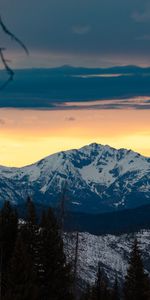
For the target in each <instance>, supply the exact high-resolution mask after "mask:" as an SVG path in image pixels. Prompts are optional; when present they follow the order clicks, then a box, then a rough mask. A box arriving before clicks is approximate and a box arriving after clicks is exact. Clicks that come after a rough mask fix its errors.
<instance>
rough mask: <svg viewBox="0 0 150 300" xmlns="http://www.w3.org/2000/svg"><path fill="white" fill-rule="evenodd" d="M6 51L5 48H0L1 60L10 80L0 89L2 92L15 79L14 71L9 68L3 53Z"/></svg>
mask: <svg viewBox="0 0 150 300" xmlns="http://www.w3.org/2000/svg"><path fill="white" fill-rule="evenodd" d="M5 50H6V49H5V48H0V58H1V61H2V63H3V65H4V68H5V70H6V72H7V74H8V76H9V77H8V80H7V81H5V82H4V84H3V85H2V86H1V87H0V90H2V89H4V88H5V87H6V86H7V85H8V84H9V82H11V81H12V80H13V78H14V71H13V70H12V69H11V68H10V67H9V65H8V63H7V60H6V58H5V56H4V53H3V52H4V51H5Z"/></svg>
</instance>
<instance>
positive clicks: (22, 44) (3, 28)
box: [0, 16, 29, 55]
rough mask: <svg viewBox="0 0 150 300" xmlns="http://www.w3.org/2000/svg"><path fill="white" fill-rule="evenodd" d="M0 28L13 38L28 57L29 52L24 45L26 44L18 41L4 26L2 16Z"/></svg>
mask: <svg viewBox="0 0 150 300" xmlns="http://www.w3.org/2000/svg"><path fill="white" fill-rule="evenodd" d="M0 27H1V28H2V30H3V32H4V33H6V34H7V35H8V36H10V37H11V38H12V40H14V41H15V42H16V43H18V44H19V45H20V46H21V47H22V48H23V49H24V51H25V53H26V54H27V55H28V54H29V51H28V49H27V47H26V46H25V45H24V43H23V42H22V41H21V40H20V39H18V38H17V37H16V36H15V35H14V34H13V33H12V32H11V31H10V30H9V29H8V28H7V27H6V25H5V24H4V22H3V20H2V17H1V16H0Z"/></svg>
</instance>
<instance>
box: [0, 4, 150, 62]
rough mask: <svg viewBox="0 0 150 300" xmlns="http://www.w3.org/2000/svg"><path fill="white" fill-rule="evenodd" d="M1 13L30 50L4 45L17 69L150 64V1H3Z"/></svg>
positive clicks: (0, 7) (7, 42)
mask: <svg viewBox="0 0 150 300" xmlns="http://www.w3.org/2000/svg"><path fill="white" fill-rule="evenodd" d="M0 12H1V15H2V18H3V20H4V21H5V23H6V24H7V26H8V27H9V28H10V29H11V30H12V31H13V32H14V33H15V34H16V35H17V36H18V37H20V38H21V39H22V40H23V41H24V43H25V44H26V45H27V46H28V48H29V50H30V57H29V58H27V57H25V56H24V54H23V53H22V52H21V49H19V47H17V45H16V44H15V43H12V42H9V41H7V39H5V45H7V48H8V51H9V54H10V57H11V59H12V64H13V65H14V66H15V67H25V66H26V67H29V66H37V65H38V66H46V67H47V66H56V65H57V66H58V65H62V64H72V65H80V66H81V65H84V66H110V65H120V64H139V65H149V64H150V0H82V1H81V0H43V1H41V0H26V1H20V0H1V1H0ZM3 41H4V39H3Z"/></svg>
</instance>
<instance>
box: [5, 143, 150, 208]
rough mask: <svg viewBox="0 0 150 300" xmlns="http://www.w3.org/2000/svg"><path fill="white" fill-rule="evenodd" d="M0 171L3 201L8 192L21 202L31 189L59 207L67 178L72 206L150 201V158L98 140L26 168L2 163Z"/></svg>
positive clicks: (132, 204) (126, 205) (119, 205)
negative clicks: (12, 166) (12, 167)
mask: <svg viewBox="0 0 150 300" xmlns="http://www.w3.org/2000/svg"><path fill="white" fill-rule="evenodd" d="M0 175H1V176H0V201H3V200H8V195H9V198H10V200H11V201H13V202H14V201H15V203H16V204H17V203H22V202H23V201H25V199H26V195H27V194H29V195H32V196H33V198H35V201H37V202H40V203H45V204H46V205H51V206H55V207H57V206H58V205H59V201H60V197H61V194H62V193H63V188H64V183H66V184H67V198H68V199H69V200H68V201H67V209H68V210H71V211H78V212H79V211H80V212H88V213H89V212H90V213H91V212H93V213H100V212H104V211H110V210H116V209H124V208H130V207H137V206H140V205H143V204H148V203H150V159H148V158H146V157H144V156H142V155H140V154H138V153H136V152H133V151H131V150H126V149H119V150H117V149H115V148H112V147H110V146H108V145H101V144H98V143H91V144H90V145H86V146H84V147H82V148H80V149H78V150H77V149H73V150H69V151H62V152H59V153H56V154H53V155H50V156H48V157H46V158H44V159H42V160H40V161H38V162H37V163H35V164H33V165H30V166H27V167H23V168H14V169H11V168H3V167H0ZM5 197H6V199H5Z"/></svg>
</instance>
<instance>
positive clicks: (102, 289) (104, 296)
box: [92, 263, 110, 300]
mask: <svg viewBox="0 0 150 300" xmlns="http://www.w3.org/2000/svg"><path fill="white" fill-rule="evenodd" d="M108 299H110V292H109V289H108V286H107V278H106V276H104V273H103V272H102V270H101V267H100V263H99V264H98V271H97V277H96V281H95V285H94V287H93V296H92V300H108Z"/></svg>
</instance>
